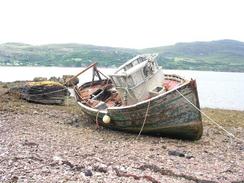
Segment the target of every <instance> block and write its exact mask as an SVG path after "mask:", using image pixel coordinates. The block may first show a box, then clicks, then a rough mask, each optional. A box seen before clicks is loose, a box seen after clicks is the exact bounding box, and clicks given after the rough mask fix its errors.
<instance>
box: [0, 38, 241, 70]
mask: <svg viewBox="0 0 244 183" xmlns="http://www.w3.org/2000/svg"><path fill="white" fill-rule="evenodd" d="M152 52H154V53H155V52H156V53H159V57H158V62H159V64H160V65H162V66H163V67H164V68H166V69H192V70H212V71H232V72H244V43H243V42H239V41H234V40H219V41H210V42H191V43H177V44H175V45H172V46H163V47H155V48H147V49H140V50H136V49H127V48H113V47H104V46H93V45H83V44H50V45H41V46H32V45H28V44H21V43H5V44H0V65H23V66H26V65H28V66H72V67H80V66H86V65H88V64H89V63H91V62H93V61H96V62H98V64H99V66H102V67H117V66H119V65H121V64H122V63H124V62H125V61H127V60H128V59H130V58H132V57H133V56H135V55H137V54H140V53H152Z"/></svg>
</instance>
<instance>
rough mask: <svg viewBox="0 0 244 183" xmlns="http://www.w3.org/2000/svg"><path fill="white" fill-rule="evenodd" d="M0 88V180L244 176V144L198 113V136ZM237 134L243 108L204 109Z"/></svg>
mask: <svg viewBox="0 0 244 183" xmlns="http://www.w3.org/2000/svg"><path fill="white" fill-rule="evenodd" d="M2 94H3V89H2V90H0V95H1V96H0V182H115V183H116V182H154V183H156V182H170V183H172V182H176V183H178V182H180V183H182V182H183V183H184V182H193V183H194V182H202V183H203V182H206V183H207V182H221V183H222V182H244V144H243V143H241V142H238V141H235V140H232V139H231V138H229V137H227V136H226V134H224V133H222V132H221V131H220V130H218V129H217V128H215V127H214V126H212V125H209V124H208V122H207V120H206V119H204V134H203V137H202V138H201V139H200V140H199V141H194V142H192V141H182V140H176V139H168V138H160V137H151V136H141V137H140V138H139V139H138V140H135V138H136V134H127V133H122V132H116V131H110V130H107V129H104V128H102V127H100V128H99V129H96V128H95V125H94V124H93V123H91V121H90V120H89V119H88V118H87V117H85V115H83V114H82V113H81V112H80V110H79V108H78V106H77V105H76V104H75V102H74V101H73V100H72V98H69V99H68V100H67V102H66V104H65V105H63V106H54V105H41V104H33V103H28V102H26V101H23V100H19V99H18V98H16V97H15V96H10V95H2ZM204 112H206V113H207V114H208V115H210V116H211V117H212V118H214V119H215V120H217V121H220V122H221V124H222V125H224V126H225V127H226V128H227V129H228V130H230V131H231V132H233V133H234V134H235V135H236V136H238V137H240V138H242V139H244V112H240V111H226V110H213V109H204Z"/></svg>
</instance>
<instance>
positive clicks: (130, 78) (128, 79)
mask: <svg viewBox="0 0 244 183" xmlns="http://www.w3.org/2000/svg"><path fill="white" fill-rule="evenodd" d="M127 83H128V87H133V86H134V81H133V79H132V77H131V76H128V78H127Z"/></svg>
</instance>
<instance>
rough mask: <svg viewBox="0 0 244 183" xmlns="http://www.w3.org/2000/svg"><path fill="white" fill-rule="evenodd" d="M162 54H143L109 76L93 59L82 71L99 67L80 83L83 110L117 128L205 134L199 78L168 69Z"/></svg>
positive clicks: (180, 134)
mask: <svg viewBox="0 0 244 183" xmlns="http://www.w3.org/2000/svg"><path fill="white" fill-rule="evenodd" d="M156 57H157V55H156V54H144V55H138V56H136V57H134V58H132V59H131V60H129V61H127V62H126V63H125V64H123V65H122V66H120V67H119V68H118V69H117V70H116V71H115V72H114V73H113V74H111V75H110V76H109V77H107V76H106V75H104V74H102V73H101V72H100V71H99V70H98V69H97V67H96V64H92V65H90V66H89V67H88V68H86V69H85V70H84V71H82V72H81V73H83V72H85V71H86V70H88V69H90V68H93V77H92V79H91V81H90V82H87V83H84V84H82V85H81V86H79V87H78V86H77V87H75V89H74V91H75V96H76V99H77V102H78V104H79V105H80V107H81V110H82V111H83V112H84V113H86V114H87V115H88V116H90V117H91V118H92V119H93V120H94V121H95V122H96V123H97V124H99V125H102V126H104V127H107V128H110V129H114V130H122V131H126V132H134V133H139V134H140V133H143V134H152V135H160V136H169V137H174V138H184V139H192V140H196V139H199V138H200V137H201V136H202V131H203V127H202V119H201V113H200V112H199V111H198V110H197V109H196V108H195V107H194V106H193V105H195V106H196V107H197V108H200V106H199V99H198V93H197V85H196V81H195V80H186V79H184V78H182V77H180V76H178V75H175V74H164V73H163V70H162V67H160V66H159V65H158V63H157V61H156ZM81 73H79V74H81ZM79 74H78V75H79ZM78 75H77V76H78ZM95 78H98V79H97V80H95Z"/></svg>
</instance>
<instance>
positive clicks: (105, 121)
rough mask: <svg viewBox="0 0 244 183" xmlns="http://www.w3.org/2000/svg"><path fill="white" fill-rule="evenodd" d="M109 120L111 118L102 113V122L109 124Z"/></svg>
mask: <svg viewBox="0 0 244 183" xmlns="http://www.w3.org/2000/svg"><path fill="white" fill-rule="evenodd" d="M110 121H111V118H110V117H109V116H108V115H104V116H103V122H104V123H105V124H109V123H110Z"/></svg>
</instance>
